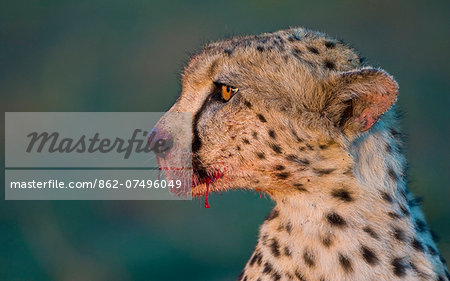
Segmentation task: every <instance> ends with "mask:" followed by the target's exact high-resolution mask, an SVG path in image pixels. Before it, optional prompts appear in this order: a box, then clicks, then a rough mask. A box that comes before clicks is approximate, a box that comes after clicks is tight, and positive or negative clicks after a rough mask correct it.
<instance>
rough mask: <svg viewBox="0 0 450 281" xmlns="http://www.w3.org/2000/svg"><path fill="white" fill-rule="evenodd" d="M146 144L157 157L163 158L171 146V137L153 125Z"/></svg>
mask: <svg viewBox="0 0 450 281" xmlns="http://www.w3.org/2000/svg"><path fill="white" fill-rule="evenodd" d="M148 145H149V146H150V150H151V151H153V153H155V155H156V156H157V157H160V158H163V159H164V158H166V155H167V153H169V151H170V149H172V147H173V138H172V136H171V135H170V134H169V133H167V132H165V131H163V130H161V129H159V128H157V127H155V128H153V129H152V130H151V131H150V133H149V134H148Z"/></svg>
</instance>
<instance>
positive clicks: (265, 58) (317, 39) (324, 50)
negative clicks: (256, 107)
mask: <svg viewBox="0 0 450 281" xmlns="http://www.w3.org/2000/svg"><path fill="white" fill-rule="evenodd" d="M219 62H222V63H226V62H233V63H236V62H237V64H238V65H239V66H240V67H249V66H253V67H255V66H261V67H262V66H264V65H265V64H270V65H277V66H278V68H277V69H276V71H281V72H283V71H293V70H294V69H295V68H296V67H301V68H306V69H307V70H309V71H312V72H313V73H314V75H316V76H323V75H327V74H329V73H330V72H332V71H348V70H351V69H355V68H358V67H361V66H363V61H362V59H361V58H360V57H359V55H358V53H357V52H356V50H354V49H353V48H351V47H350V46H348V45H346V44H344V43H343V42H342V41H340V40H336V39H334V38H332V37H330V36H328V35H326V34H323V33H320V32H316V31H312V30H308V29H305V28H291V29H287V30H280V31H277V32H273V33H263V34H260V35H252V36H238V37H232V38H229V39H225V40H223V41H219V42H214V43H210V44H208V45H206V46H205V48H204V49H203V50H202V52H201V53H199V54H197V55H194V56H193V57H192V58H191V63H190V64H189V65H188V67H187V68H186V69H185V75H189V74H191V73H193V72H196V71H198V70H199V69H200V68H201V67H203V66H204V65H205V63H207V64H208V65H211V64H212V66H213V67H214V66H217V64H218V63H219ZM208 70H209V73H208V74H210V75H212V74H213V71H212V70H211V69H208ZM269 72H270V71H269Z"/></svg>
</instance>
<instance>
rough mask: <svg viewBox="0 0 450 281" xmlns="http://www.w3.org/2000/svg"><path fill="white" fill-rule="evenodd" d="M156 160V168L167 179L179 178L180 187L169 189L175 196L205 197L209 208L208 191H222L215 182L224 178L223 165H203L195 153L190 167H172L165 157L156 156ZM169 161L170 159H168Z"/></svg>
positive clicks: (206, 205)
mask: <svg viewBox="0 0 450 281" xmlns="http://www.w3.org/2000/svg"><path fill="white" fill-rule="evenodd" d="M156 158H157V162H158V167H159V168H158V169H159V171H160V173H161V171H163V172H164V174H165V177H166V179H167V180H181V181H182V182H183V184H182V187H181V188H179V189H175V188H172V189H170V191H171V192H173V193H174V194H175V195H176V196H179V197H185V198H188V197H190V195H191V196H192V197H196V198H200V197H204V198H205V208H209V207H210V206H209V202H208V196H209V193H213V192H219V191H223V190H224V189H223V188H219V187H218V185H217V184H216V183H217V182H218V181H220V180H221V179H223V178H224V172H223V171H222V170H223V167H221V166H214V167H205V166H204V165H202V163H200V161H198V158H197V156H196V155H193V161H192V168H184V169H183V168H181V169H180V168H172V167H170V165H166V164H168V163H167V160H168V159H167V157H164V158H162V157H156ZM169 162H170V161H169Z"/></svg>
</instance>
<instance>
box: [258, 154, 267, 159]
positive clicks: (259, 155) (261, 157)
mask: <svg viewBox="0 0 450 281" xmlns="http://www.w3.org/2000/svg"><path fill="white" fill-rule="evenodd" d="M256 156H258V158H259V159H266V155H265V154H264V153H263V152H256Z"/></svg>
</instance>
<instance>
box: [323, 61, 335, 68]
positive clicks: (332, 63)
mask: <svg viewBox="0 0 450 281" xmlns="http://www.w3.org/2000/svg"><path fill="white" fill-rule="evenodd" d="M323 65H324V66H325V68H328V69H330V70H334V69H335V68H336V65H335V64H334V62H332V61H330V60H325V61H324V62H323Z"/></svg>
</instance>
